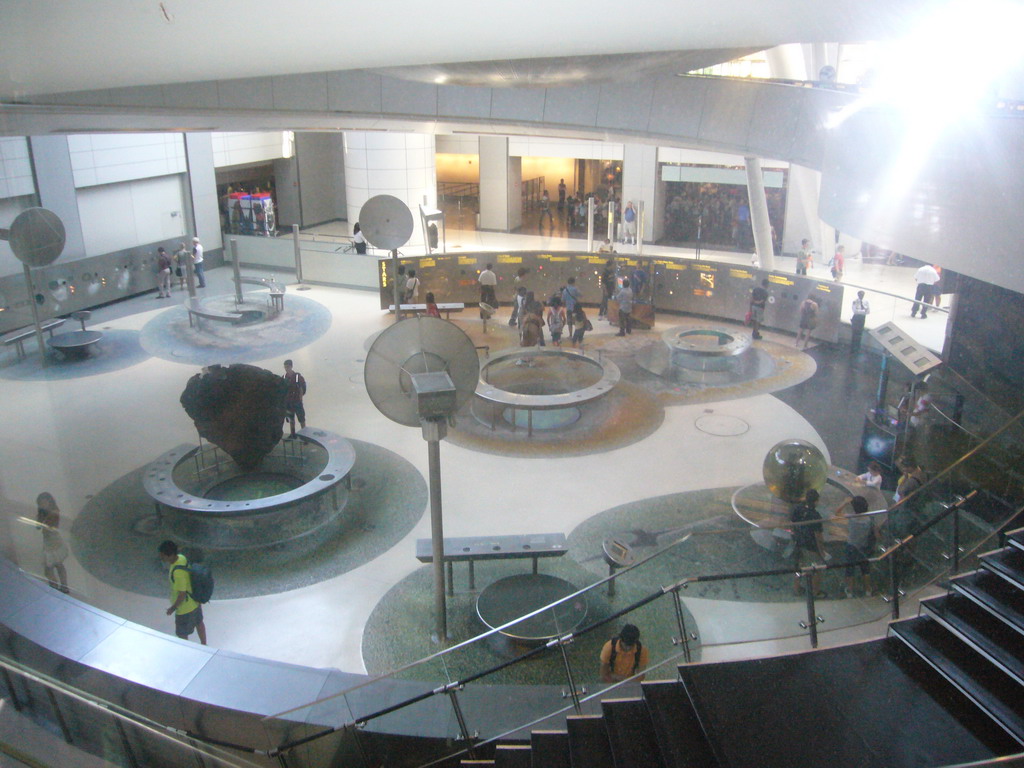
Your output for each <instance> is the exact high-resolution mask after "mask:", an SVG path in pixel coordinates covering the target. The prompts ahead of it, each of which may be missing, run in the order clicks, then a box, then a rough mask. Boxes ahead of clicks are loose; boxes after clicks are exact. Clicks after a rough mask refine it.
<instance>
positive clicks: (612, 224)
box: [608, 200, 616, 243]
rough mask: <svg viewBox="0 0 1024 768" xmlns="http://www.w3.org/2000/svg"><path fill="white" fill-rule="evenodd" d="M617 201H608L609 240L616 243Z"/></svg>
mask: <svg viewBox="0 0 1024 768" xmlns="http://www.w3.org/2000/svg"><path fill="white" fill-rule="evenodd" d="M615 224H616V222H615V201H614V200H609V201H608V239H609V240H611V241H612V242H613V243H614V242H615Z"/></svg>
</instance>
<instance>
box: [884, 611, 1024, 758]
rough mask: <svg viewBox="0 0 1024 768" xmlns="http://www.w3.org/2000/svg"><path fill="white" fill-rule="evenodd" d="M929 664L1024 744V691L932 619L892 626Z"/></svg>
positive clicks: (899, 623) (914, 620) (899, 622)
mask: <svg viewBox="0 0 1024 768" xmlns="http://www.w3.org/2000/svg"><path fill="white" fill-rule="evenodd" d="M889 631H890V632H891V633H892V634H893V635H894V636H895V637H897V638H899V639H900V640H902V641H903V642H905V643H906V644H907V645H908V646H909V647H910V648H911V649H912V650H913V651H915V652H916V653H917V654H918V655H919V656H921V658H922V659H924V660H925V662H926V663H928V664H930V665H931V666H932V667H933V668H934V669H935V670H936V671H937V672H938V673H939V674H941V675H942V676H943V677H944V678H946V680H948V681H949V682H950V683H952V684H953V685H954V686H955V687H956V688H957V689H958V690H960V691H961V692H963V694H964V695H965V696H967V698H969V699H970V700H971V701H973V702H974V703H975V704H976V705H977V706H978V707H979V708H980V709H981V710H982V711H983V712H986V713H987V714H988V715H989V716H990V717H991V718H992V719H993V720H995V721H996V722H997V723H998V724H999V725H1000V726H1001V727H1003V728H1004V729H1005V730H1006V731H1007V733H1009V734H1010V735H1011V736H1013V738H1015V739H1016V740H1017V741H1018V742H1019V743H1021V744H1024V695H1022V694H1024V690H1022V688H1021V685H1020V683H1018V682H1017V681H1016V680H1013V679H1012V678H1010V677H1009V676H1008V675H1006V674H1005V673H1003V672H1002V670H999V669H997V668H996V667H994V666H993V665H992V664H991V663H990V662H989V661H988V660H987V659H986V658H984V657H983V656H981V655H980V654H979V653H977V652H976V651H975V650H974V649H972V648H971V647H970V646H968V645H967V644H966V643H964V642H963V641H962V640H961V639H960V638H958V637H957V636H956V635H954V634H953V633H951V632H949V631H947V630H946V629H945V628H944V627H943V626H942V625H941V624H939V623H938V622H937V621H935V619H933V618H932V617H930V616H919V617H917V618H914V619H908V620H906V621H897V622H893V623H892V624H890V625H889Z"/></svg>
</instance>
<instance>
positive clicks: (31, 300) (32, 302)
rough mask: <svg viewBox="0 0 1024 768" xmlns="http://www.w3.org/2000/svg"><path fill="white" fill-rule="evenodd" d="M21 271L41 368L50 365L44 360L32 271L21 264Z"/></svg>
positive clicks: (44, 348) (43, 347)
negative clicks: (23, 276)
mask: <svg viewBox="0 0 1024 768" xmlns="http://www.w3.org/2000/svg"><path fill="white" fill-rule="evenodd" d="M21 266H22V269H24V270H25V290H26V291H28V305H29V307H30V308H31V309H32V325H33V326H34V327H35V330H36V344H38V345H39V357H40V359H41V360H42V361H43V366H44V367H45V366H47V365H49V364H50V362H49V360H47V359H46V346H45V342H43V327H42V326H41V325H39V306H38V305H37V304H36V291H35V287H34V286H33V285H32V270H31V269H30V268H29V266H28V264H25V263H24V262H23V263H22V265H21Z"/></svg>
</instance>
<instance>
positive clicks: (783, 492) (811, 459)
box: [761, 439, 828, 502]
mask: <svg viewBox="0 0 1024 768" xmlns="http://www.w3.org/2000/svg"><path fill="white" fill-rule="evenodd" d="M761 472H762V475H763V476H764V484H765V485H766V486H768V490H769V491H771V492H772V495H773V496H775V497H776V498H779V499H782V500H783V501H788V502H796V501H801V500H803V498H804V496H805V495H806V494H807V491H809V490H810V489H811V488H813V489H814V490H816V491H820V490H821V488H822V487H823V486H824V485H825V480H826V477H827V474H828V462H827V461H826V460H825V456H824V455H823V454H822V452H821V451H820V450H819V449H818V448H817V447H816V446H814V445H811V444H810V443H808V442H807V441H806V440H796V439H792V440H783V441H782V442H781V443H776V444H775V445H773V446H772V448H771V450H770V451H768V455H767V456H765V457H764V464H763V465H762V467H761Z"/></svg>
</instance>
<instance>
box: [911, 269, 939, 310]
mask: <svg viewBox="0 0 1024 768" xmlns="http://www.w3.org/2000/svg"><path fill="white" fill-rule="evenodd" d="M939 279H940V278H939V273H938V272H936V271H935V267H933V266H932V265H931V264H925V265H924V266H923V267H921V268H920V269H919V270H917V272H915V273H914V280H915V282H917V292H916V293H915V294H914V306H913V308H912V309H911V310H910V316H911V317H917V310H918V309H920V310H921V319H922V320H923V319H924V318H926V317H928V305H929V304H930V303H931V300H932V295H933V294H934V293H935V285H936V283H938V282H939Z"/></svg>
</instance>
